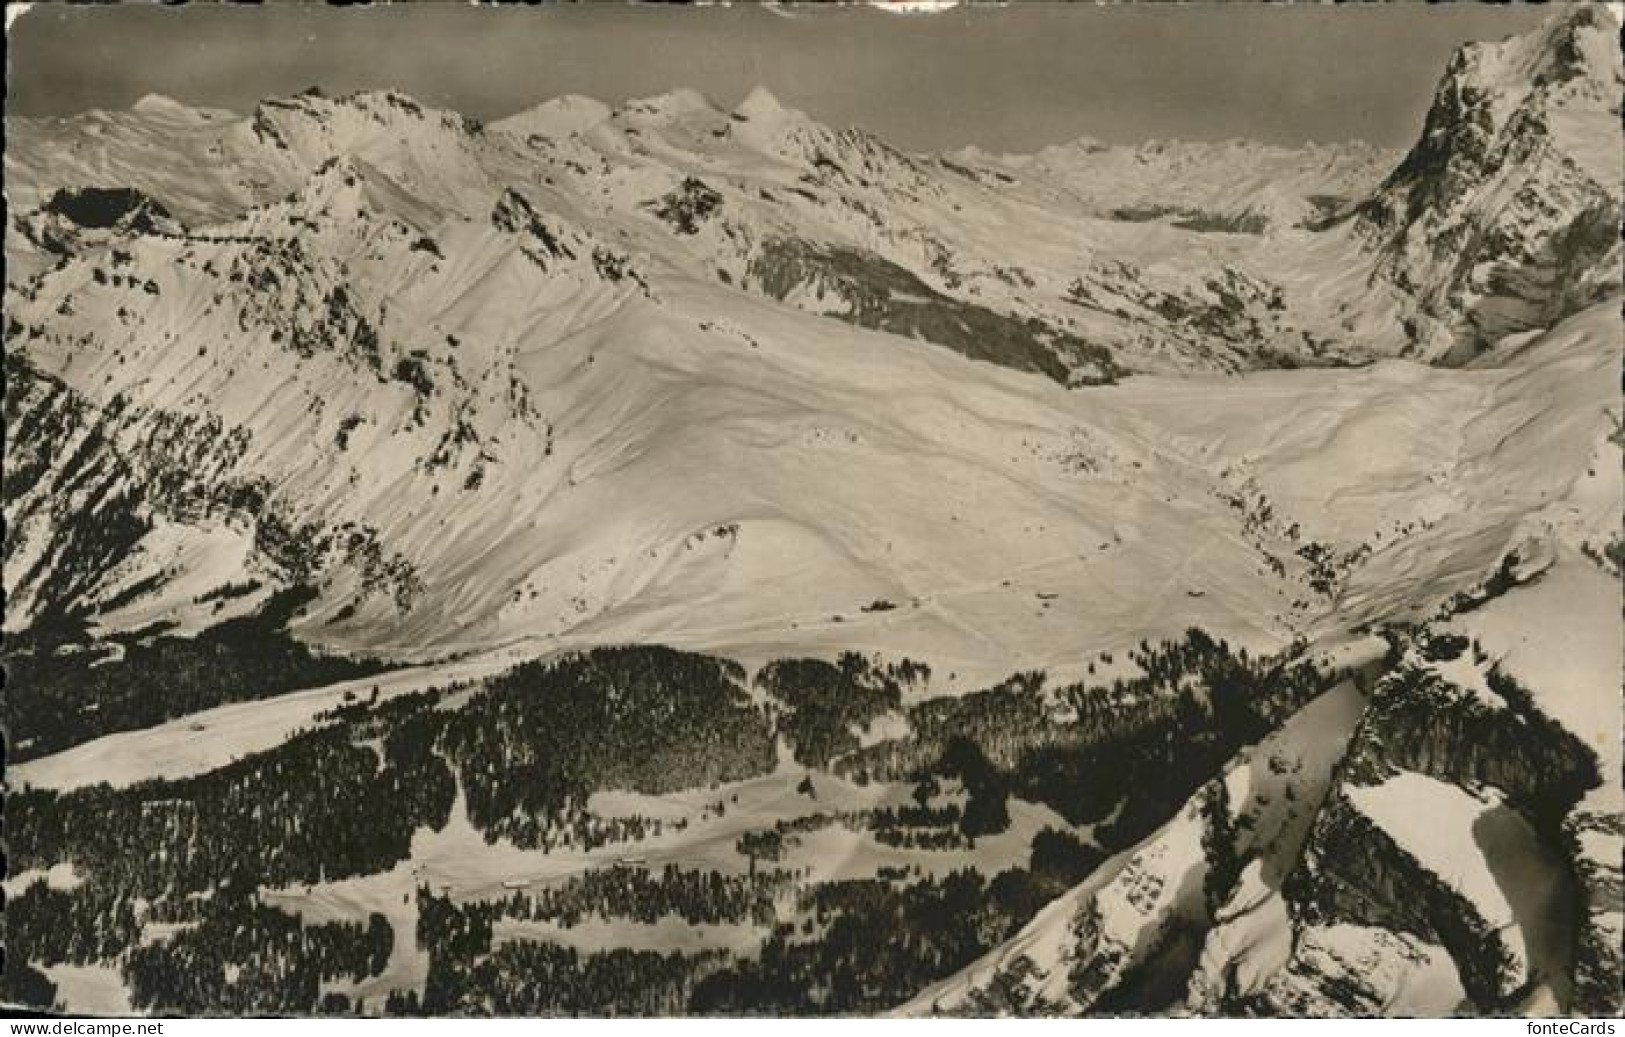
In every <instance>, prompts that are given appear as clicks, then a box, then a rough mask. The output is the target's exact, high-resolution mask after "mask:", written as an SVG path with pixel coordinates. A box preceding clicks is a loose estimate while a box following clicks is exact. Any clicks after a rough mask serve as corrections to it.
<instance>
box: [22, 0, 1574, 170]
mask: <svg viewBox="0 0 1625 1037" xmlns="http://www.w3.org/2000/svg"><path fill="white" fill-rule="evenodd" d="M781 10H783V11H784V12H785V13H775V12H774V11H770V10H766V9H762V8H751V7H732V8H723V7H709V8H693V9H677V8H666V7H647V6H636V7H634V6H621V5H611V4H596V5H591V6H582V7H544V8H489V7H487V8H480V7H473V6H469V5H468V4H464V3H418V4H412V5H409V6H408V5H394V6H381V7H375V8H370V9H355V8H350V9H335V8H330V7H326V6H304V5H291V4H290V5H272V6H270V7H261V8H243V7H236V8H232V7H220V8H210V7H200V6H197V5H193V6H188V7H179V8H156V7H143V6H137V5H134V4H123V5H118V6H110V7H88V8H87V7H75V8H64V7H56V6H54V5H53V6H51V7H37V8H35V9H33V10H31V11H29V12H27V13H26V14H24V15H22V16H21V17H20V18H18V19H17V20H16V23H15V24H14V25H13V26H12V27H11V33H10V35H11V40H10V43H11V46H10V47H8V60H9V65H10V67H9V68H8V76H9V86H10V94H9V96H8V98H7V102H6V107H7V112H8V113H10V114H18V115H50V114H67V113H72V112H76V111H81V110H83V109H86V108H91V107H104V108H119V107H126V106H128V105H129V104H130V103H131V102H133V101H134V100H135V99H136V98H138V97H140V96H141V95H142V94H144V93H148V92H157V93H163V94H168V95H170V96H172V97H175V98H177V99H179V100H182V101H186V102H188V103H192V104H202V105H213V106H219V107H226V108H234V109H237V110H242V111H246V110H248V109H250V108H252V107H253V104H254V102H255V101H257V100H258V99H260V98H261V97H266V96H273V95H286V94H290V93H294V92H296V91H298V90H300V89H303V88H304V87H307V86H310V85H313V84H317V85H320V86H322V87H323V88H324V89H326V90H327V91H328V92H330V93H337V92H346V91H349V90H355V89H360V88H373V87H390V88H394V89H397V90H400V91H402V92H404V93H407V94H410V95H412V96H414V97H416V98H418V99H419V100H422V101H424V102H427V103H429V104H433V105H438V106H442V107H448V108H455V109H458V110H460V111H463V112H466V113H468V114H470V115H474V116H476V117H479V118H482V119H491V118H495V117H499V116H502V115H506V114H509V113H511V112H514V111H517V110H519V109H522V108H525V107H528V106H530V105H532V104H535V103H537V102H539V101H542V100H545V99H547V98H548V97H552V96H555V95H558V94H562V93H581V94H587V95H590V96H593V97H597V98H599V99H601V100H605V101H609V102H617V101H621V100H624V99H626V98H628V97H639V96H645V95H648V94H652V93H659V92H661V91H664V90H667V89H670V88H672V87H676V86H690V87H694V88H696V89H698V90H701V91H703V92H705V93H707V94H708V95H710V96H711V97H713V98H715V99H716V100H718V101H719V102H721V103H722V104H724V105H732V104H734V103H737V102H738V101H739V99H741V98H742V97H743V96H744V94H745V93H746V92H747V91H748V90H749V89H750V87H751V86H752V85H754V84H756V83H762V84H765V85H766V86H767V87H768V88H769V89H771V90H772V91H773V92H774V93H775V94H777V95H778V96H779V98H780V99H781V100H782V101H784V102H785V103H786V104H789V105H792V106H794V107H798V108H801V109H803V110H805V111H807V112H808V113H809V114H811V115H813V116H814V117H816V118H818V119H820V120H822V121H825V122H828V123H831V124H834V125H840V126H844V125H861V126H865V127H867V128H869V129H872V130H874V131H876V132H878V133H880V134H881V135H882V136H884V137H886V138H887V139H889V140H891V141H892V142H894V143H896V144H898V145H900V146H902V147H905V148H909V149H915V150H937V149H945V148H951V147H956V146H958V145H961V144H972V143H974V144H979V145H982V146H983V147H987V148H990V149H995V150H1019V151H1027V150H1033V149H1035V148H1038V147H1041V146H1043V145H1045V144H1049V143H1056V142H1060V141H1065V140H1070V139H1073V138H1075V137H1078V136H1082V135H1085V134H1088V135H1091V136H1095V137H1099V138H1101V139H1104V140H1107V141H1112V142H1135V141H1140V140H1144V139H1147V138H1157V137H1185V138H1193V139H1204V138H1205V139H1211V138H1225V137H1253V138H1257V139H1261V140H1268V141H1275V142H1280V143H1287V144H1295V143H1301V142H1302V141H1304V140H1306V139H1313V140H1337V139H1344V138H1350V137H1360V138H1364V139H1366V140H1369V141H1372V142H1373V143H1377V144H1383V145H1389V146H1395V147H1398V146H1404V145H1408V144H1409V143H1410V142H1411V141H1412V140H1413V139H1414V137H1415V136H1416V133H1417V131H1418V129H1419V128H1420V125H1421V118H1422V115H1423V113H1424V112H1425V111H1426V108H1427V104H1428V101H1429V99H1430V96H1431V94H1432V91H1433V86H1434V84H1435V83H1436V82H1437V80H1438V77H1439V73H1440V71H1441V69H1442V68H1443V66H1444V62H1445V60H1446V58H1447V57H1448V56H1449V54H1450V51H1451V49H1452V48H1453V47H1454V46H1455V45H1456V44H1458V43H1461V42H1463V41H1465V40H1473V39H1497V38H1499V37H1501V36H1505V35H1508V34H1510V33H1513V32H1520V31H1523V30H1524V29H1526V28H1528V27H1530V26H1531V25H1533V24H1535V23H1537V22H1539V21H1540V20H1541V18H1542V17H1543V16H1544V14H1545V13H1546V12H1542V11H1540V10H1538V9H1533V8H1528V7H1510V8H1509V7H1489V6H1482V5H1473V4H1465V3H1463V4H1452V5H1448V6H1446V7H1443V8H1439V7H1428V8H1424V7H1422V6H1420V5H1414V4H1399V5H1359V6H1353V7H1327V6H1321V5H1314V6H1310V5H1297V6H1293V7H1268V8H1266V7H1262V6H1251V5H1246V6H1244V5H1240V4H1217V3H1214V4H1193V5H1189V6H1180V7H1174V6H1171V5H1153V4H1144V3H1142V4H1133V5H1123V6H1096V5H1094V4H1087V5H1078V6H1069V5H1060V4H1019V5H1015V6H1010V7H1004V8H993V7H979V8H957V9H954V10H950V11H947V12H944V13H938V14H931V15H918V14H916V15H900V14H895V13H889V12H881V11H877V10H873V9H868V8H861V7H845V8H823V9H818V10H813V9H809V8H789V9H781Z"/></svg>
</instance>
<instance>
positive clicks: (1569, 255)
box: [1359, 6, 1625, 359]
mask: <svg viewBox="0 0 1625 1037" xmlns="http://www.w3.org/2000/svg"><path fill="white" fill-rule="evenodd" d="M1613 19H1614V16H1613V15H1612V14H1610V13H1608V12H1606V11H1604V10H1602V9H1601V8H1600V7H1592V6H1580V7H1574V8H1569V9H1566V10H1564V11H1561V12H1559V13H1558V14H1557V15H1555V16H1554V17H1553V18H1552V19H1551V20H1550V21H1549V22H1548V23H1547V24H1546V25H1544V26H1542V27H1541V28H1540V29H1537V30H1535V31H1534V32H1531V33H1526V34H1524V35H1522V36H1515V37H1511V38H1509V39H1507V40H1503V41H1501V42H1499V43H1474V44H1469V45H1467V46H1464V47H1462V48H1460V49H1459V50H1457V52H1456V53H1455V55H1454V57H1452V58H1451V60H1450V63H1449V65H1448V66H1447V68H1446V70H1445V74H1444V76H1443V78H1442V79H1441V81H1440V84H1439V87H1438V90H1437V91H1436V92H1435V94H1434V99H1433V104H1432V107H1431V108H1430V109H1429V112H1428V115H1427V119H1426V121H1425V123H1424V125H1423V129H1422V135H1421V137H1420V139H1419V140H1418V141H1417V143H1416V145H1415V146H1414V147H1412V148H1411V150H1410V151H1409V153H1407V155H1406V156H1405V158H1404V160H1403V161H1401V162H1400V164H1399V165H1398V166H1397V167H1396V168H1395V169H1394V171H1393V173H1392V174H1390V175H1389V177H1388V179H1387V180H1386V181H1385V182H1384V183H1383V185H1382V187H1381V188H1380V189H1379V190H1378V191H1377V193H1376V195H1375V196H1374V197H1373V198H1372V199H1371V200H1370V201H1369V202H1367V203H1365V204H1364V205H1363V206H1362V207H1361V210H1360V222H1359V227H1360V229H1361V231H1362V232H1363V233H1364V234H1365V235H1366V236H1367V237H1368V238H1369V239H1370V240H1371V241H1372V242H1373V244H1374V246H1375V247H1376V249H1377V250H1378V251H1379V252H1380V253H1382V256H1383V260H1382V270H1383V273H1384V274H1385V275H1386V276H1387V277H1388V278H1390V279H1391V280H1392V281H1393V282H1394V283H1396V284H1397V285H1399V286H1400V287H1401V288H1402V289H1403V290H1405V291H1406V292H1408V293H1409V294H1411V295H1412V296H1414V297H1415V298H1416V299H1417V300H1418V303H1419V307H1418V308H1419V309H1420V311H1421V316H1422V317H1423V319H1424V320H1425V321H1427V322H1428V323H1429V324H1431V328H1430V329H1429V330H1428V331H1427V332H1426V333H1425V334H1424V336H1423V339H1424V340H1422V341H1418V343H1417V345H1418V348H1419V349H1420V350H1421V351H1422V352H1424V353H1426V354H1428V355H1430V356H1437V355H1438V354H1439V353H1441V352H1445V353H1449V354H1450V355H1452V356H1455V357H1457V358H1459V359H1465V358H1467V357H1470V356H1471V355H1473V354H1474V353H1476V352H1477V351H1480V350H1482V349H1483V348H1485V347H1487V346H1488V345H1490V344H1492V343H1493V342H1494V341H1496V340H1497V339H1498V338H1500V337H1501V336H1503V335H1506V334H1510V333H1514V332H1519V331H1525V330H1528V329H1530V328H1534V327H1543V326H1549V325H1550V324H1552V323H1554V322H1555V321H1557V320H1559V319H1561V318H1562V317H1564V316H1566V315H1568V314H1570V313H1573V312H1575V311H1576V310H1578V309H1580V308H1582V307H1584V306H1586V305H1589V304H1591V303H1593V302H1596V301H1598V299H1600V298H1602V297H1605V296H1606V295H1607V294H1608V293H1609V292H1610V291H1612V290H1614V289H1615V288H1616V287H1617V285H1618V280H1619V279H1618V270H1617V267H1618V262H1617V260H1616V259H1614V258H1613V257H1614V256H1615V255H1617V236H1616V233H1615V229H1616V228H1617V226H1618V223H1619V209H1620V190H1621V188H1620V183H1621V178H1622V175H1625V170H1622V168H1621V162H1620V155H1619V154H1618V148H1617V145H1616V143H1615V142H1617V137H1618V124H1619V123H1618V120H1619V111H1620V97H1621V93H1622V91H1625V82H1622V78H1621V72H1620V65H1619V52H1618V48H1617V47H1616V46H1615V45H1614V44H1613V32H1614V31H1617V27H1616V28H1615V29H1614V30H1610V29H1609V28H1608V26H1609V25H1611V24H1612V23H1613ZM1428 338H1430V339H1431V340H1432V341H1431V343H1430V342H1428V341H1425V339H1428Z"/></svg>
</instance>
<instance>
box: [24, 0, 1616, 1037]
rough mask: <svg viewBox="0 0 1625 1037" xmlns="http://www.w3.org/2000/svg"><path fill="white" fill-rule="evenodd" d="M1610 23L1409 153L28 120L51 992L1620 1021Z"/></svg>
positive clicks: (1492, 74)
mask: <svg viewBox="0 0 1625 1037" xmlns="http://www.w3.org/2000/svg"><path fill="white" fill-rule="evenodd" d="M1614 19H1615V15H1614V14H1613V13H1612V12H1611V11H1608V10H1604V9H1602V8H1575V9H1569V10H1564V11H1560V12H1558V13H1557V15H1555V16H1554V18H1553V20H1552V21H1551V23H1550V24H1549V25H1548V26H1546V27H1545V28H1543V29H1542V30H1540V31H1539V32H1536V33H1533V34H1530V35H1527V36H1524V37H1519V38H1515V39H1511V40H1508V41H1505V42H1502V43H1498V44H1479V45H1474V46H1471V47H1468V48H1465V49H1464V50H1462V51H1461V52H1460V53H1459V54H1458V55H1457V57H1456V58H1455V59H1453V61H1452V62H1451V64H1450V66H1449V68H1448V69H1447V71H1446V73H1445V78H1444V80H1443V82H1442V83H1441V85H1440V88H1439V92H1438V95H1437V97H1436V99H1435V103H1434V106H1433V109H1432V111H1431V112H1430V114H1429V116H1428V122H1427V125H1426V127H1425V128H1424V130H1423V134H1422V139H1421V141H1420V142H1419V144H1418V145H1417V147H1416V148H1414V149H1412V151H1411V152H1409V153H1408V154H1407V155H1405V156H1403V157H1400V156H1390V155H1386V154H1384V153H1382V152H1379V151H1376V150H1374V149H1371V148H1367V147H1365V146H1363V145H1358V144H1346V145H1345V144H1339V145H1316V146H1311V147H1306V148H1303V149H1295V150H1294V149H1282V148H1271V147H1263V146H1259V145H1255V144H1250V143H1246V142H1229V143H1213V144H1181V143H1155V144H1147V145H1143V146H1139V147H1134V148H1121V147H1114V148H1107V147H1102V146H1098V145H1096V144H1093V143H1091V142H1088V141H1079V142H1074V143H1072V144H1069V145H1062V146H1057V147H1053V148H1048V149H1045V150H1044V151H1041V152H1039V153H1038V154H1035V155H1031V156H994V155H990V154H986V153H983V152H980V151H976V150H974V149H967V150H965V151H961V152H957V153H954V154H950V155H938V156H932V155H913V154H907V153H904V152H901V151H899V150H897V149H895V148H893V147H891V146H890V145H888V144H887V143H886V142H884V141H883V140H880V139H879V138H878V137H876V136H874V135H873V134H871V133H868V132H866V131H864V130H861V129H846V130H836V129H831V128H830V127H826V126H823V125H821V124H819V123H818V122H816V121H815V120H813V119H811V118H809V117H808V116H807V115H805V114H804V113H801V112H798V111H795V110H793V109H791V108H788V107H786V106H785V105H783V104H781V103H780V102H779V101H778V100H777V99H775V98H774V97H772V96H771V95H770V94H769V93H767V92H766V91H765V90H757V91H754V92H752V93H751V94H750V95H749V96H748V97H747V98H746V99H745V100H744V101H743V102H742V103H740V104H739V105H737V106H735V107H733V108H731V109H730V108H727V107H725V106H722V105H719V104H717V103H715V102H714V101H713V100H711V99H709V98H707V97H705V96H703V95H701V94H699V93H697V92H694V91H691V90H683V89H678V90H673V91H671V92H669V93H666V94H662V95H659V96H656V97H651V98H646V99H642V100H637V101H631V102H627V103H625V104H622V105H619V106H613V107H612V106H609V105H604V104H601V103H599V102H597V101H593V100H591V99H587V98H581V97H563V98H556V99H554V100H551V101H547V102H546V103H544V104H541V105H539V106H537V107H535V108H532V109H529V110H527V111H524V112H521V113H519V114H516V115H514V116H511V117H509V118H506V119H502V120H500V121H497V122H494V123H492V124H491V125H488V126H482V125H480V124H478V123H476V122H474V121H473V120H470V119H467V118H465V117H463V116H461V115H458V114H456V113H451V112H444V111H438V110H434V109H432V108H428V107H425V106H423V105H421V104H419V103H418V102H416V101H414V100H412V99H410V98H407V97H404V96H402V95H400V94H397V93H393V92H363V93H359V94H354V95H349V96H345V97H336V98H335V97H328V96H325V95H323V94H322V93H321V92H320V91H319V90H311V91H307V92H305V93H303V94H300V95H297V96H294V97H290V98H280V99H268V100H266V101H264V102H262V103H261V104H259V105H258V106H257V107H256V108H255V110H254V111H253V112H252V113H250V114H248V115H240V114H236V113H232V112H226V111H218V110H204V109H193V108H188V107H186V106H184V105H181V104H178V103H177V102H174V101H172V100H169V99H166V98H162V97H157V96H149V97H146V98H143V99H142V100H141V101H140V102H139V103H138V104H136V105H135V106H134V108H133V109H131V110H130V111H127V112H101V111H95V112H89V113H85V114H82V115H78V116H74V117H71V118H64V119H48V120H26V119H13V118H10V117H8V119H7V131H8V141H9V145H10V146H8V148H7V153H6V160H5V161H6V170H5V172H6V195H7V200H8V202H9V203H10V204H9V216H8V223H7V227H6V246H5V247H6V256H7V260H8V262H7V270H8V272H7V285H6V307H5V313H6V315H5V339H6V355H5V374H6V390H5V415H4V416H5V422H6V428H7V452H6V459H5V470H4V478H3V491H4V492H3V499H4V511H5V521H6V532H7V536H6V543H5V558H4V561H5V566H4V572H5V577H4V579H5V592H6V598H7V609H6V615H5V623H4V626H5V633H6V655H5V662H6V665H7V668H8V693H7V715H6V727H7V736H8V745H7V751H8V759H9V761H10V762H11V764H12V768H11V769H12V778H11V780H12V783H13V788H14V789H15V790H16V791H17V793H18V796H17V797H16V798H15V802H16V805H15V806H14V805H13V803H11V802H8V807H7V827H6V836H7V850H8V854H9V855H10V856H11V858H12V861H13V865H14V868H13V870H14V874H13V875H12V876H11V877H9V878H8V879H7V882H6V892H7V899H8V911H7V916H6V925H7V931H6V946H7V950H8V952H13V953H8V959H11V958H15V960H17V961H21V962H23V963H24V964H25V966H26V967H25V968H23V969H22V970H20V971H10V970H8V973H7V975H6V976H5V977H0V997H3V998H4V999H6V1000H24V1001H28V1002H29V1003H51V1001H52V1000H53V999H59V1000H61V1001H63V1002H65V1003H66V1004H67V1005H68V1006H69V1007H70V1008H75V1009H83V1010H91V1009H101V1010H107V1011H114V1010H120V1009H123V1010H127V1009H129V1008H135V1009H138V1010H142V1011H154V1012H165V1011H235V1012H249V1013H258V1014H279V1013H288V1012H292V1013H303V1012H310V1011H316V1010H320V1011H324V1012H327V1011H332V1012H340V1011H348V1010H352V1009H359V1010H361V1011H364V1012H380V1011H390V1012H416V1011H424V1012H451V1013H507V1014H524V1013H553V1014H557V1013H566V1014H568V1013H588V1014H591V1013H594V1012H597V1013H603V1012H608V1011H613V1012H618V1013H628V1012H642V1013H646V1014H648V1013H668V1014H669V1013H675V1012H698V1013H706V1014H719V1013H745V1014H764V1013H797V1014H811V1013H826V1012H828V1013H853V1012H878V1011H886V1010H899V1011H902V1012H905V1013H910V1014H913V1013H932V1012H955V1013H972V1014H1006V1013H1010V1014H1057V1013H1087V1012H1108V1011H1110V1012H1121V1011H1165V1012H1181V1013H1184V1012H1189V1013H1197V1014H1214V1013H1223V1014H1240V1013H1254V1014H1283V1013H1313V1014H1357V1015H1360V1014H1425V1015H1435V1014H1452V1013H1496V1012H1528V1013H1538V1014H1551V1013H1564V1012H1574V1013H1579V1012H1587V1013H1602V1012H1607V1011H1617V1010H1618V1008H1619V991H1620V989H1621V987H1620V968H1621V963H1620V957H1619V953H1618V946H1619V934H1620V932H1621V927H1622V921H1621V919H1622V907H1621V904H1620V895H1619V893H1620V868H1619V859H1620V842H1621V832H1622V827H1621V812H1622V809H1625V801H1622V793H1621V787H1620V785H1619V783H1618V779H1619V776H1620V774H1621V767H1622V764H1621V750H1620V745H1619V732H1620V719H1621V717H1620V702H1619V695H1618V690H1619V688H1620V686H1621V670H1620V666H1621V652H1622V644H1621V637H1622V626H1621V611H1620V600H1619V580H1620V566H1621V561H1622V557H1625V546H1622V545H1625V541H1622V538H1621V534H1620V531H1619V515H1620V511H1621V508H1622V506H1625V488H1622V478H1621V471H1622V456H1621V446H1622V435H1621V427H1622V424H1621V423H1622V421H1625V408H1622V406H1621V402H1620V397H1619V367H1620V361H1621V341H1622V332H1625V328H1622V323H1621V311H1620V306H1621V298H1622V296H1621V293H1620V270H1619V266H1620V252H1619V246H1618V243H1617V234H1616V232H1617V228H1618V225H1619V221H1620V182H1621V170H1620V168H1619V162H1620V148H1619V147H1618V145H1619V142H1620V136H1619V127H1618V114H1619V100H1620V93H1621V76H1620V71H1619V61H1618V52H1617V50H1616V49H1615V48H1614V44H1613V38H1614V34H1615V33H1616V32H1617V28H1618V27H1617V24H1616V21H1615V20H1614ZM154 848H158V850H157V851H155V849H154ZM159 851H161V852H159ZM13 905H15V906H13ZM295 937H297V938H295ZM877 946H885V947H886V949H887V953H884V954H877V953H876V952H875V948H876V947H877ZM610 952H613V953H610ZM655 952H659V953H655ZM667 952H669V953H667ZM19 977H20V978H19ZM554 980H557V981H556V982H554ZM48 992H55V993H48Z"/></svg>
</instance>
